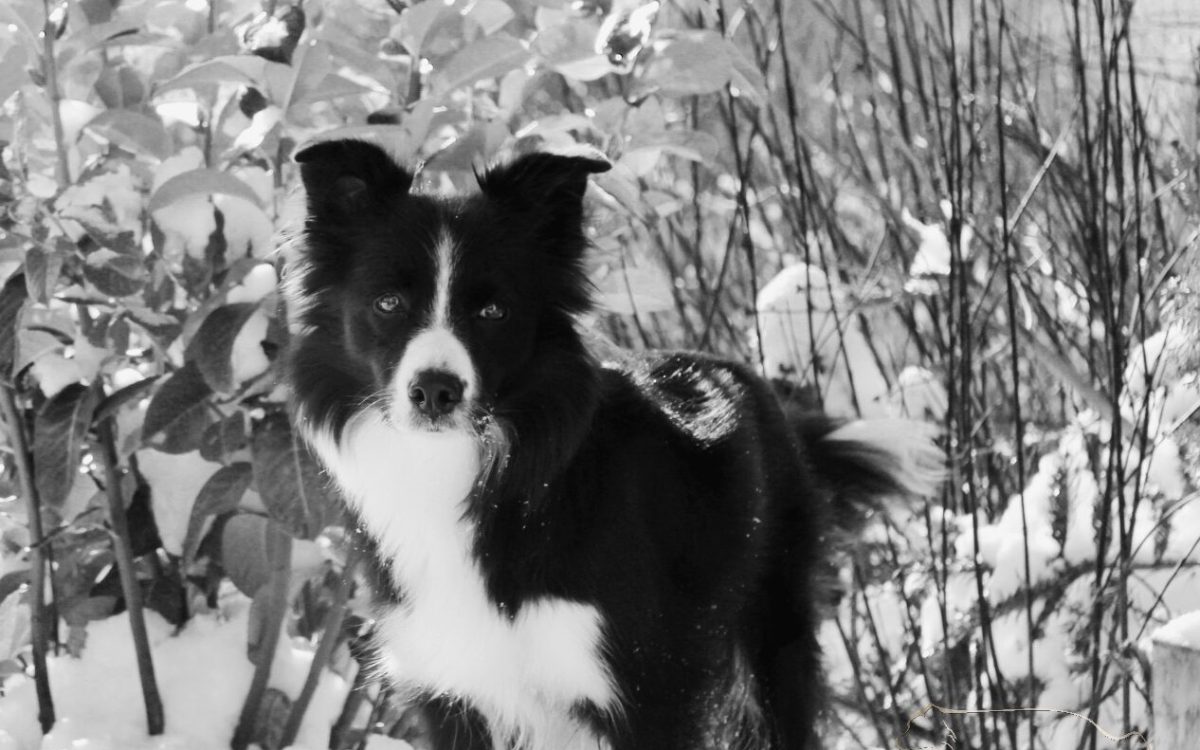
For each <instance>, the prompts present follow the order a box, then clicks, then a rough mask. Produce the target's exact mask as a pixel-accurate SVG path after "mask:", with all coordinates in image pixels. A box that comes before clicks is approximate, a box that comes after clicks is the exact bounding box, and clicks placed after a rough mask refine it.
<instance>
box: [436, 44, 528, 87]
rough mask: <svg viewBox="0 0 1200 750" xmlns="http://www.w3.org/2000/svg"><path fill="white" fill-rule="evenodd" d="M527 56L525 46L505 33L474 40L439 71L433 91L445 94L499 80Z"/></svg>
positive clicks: (520, 63) (520, 64)
mask: <svg viewBox="0 0 1200 750" xmlns="http://www.w3.org/2000/svg"><path fill="white" fill-rule="evenodd" d="M530 56H531V55H530V52H529V50H528V49H526V47H525V45H524V44H522V43H521V42H520V41H519V40H517V39H514V38H513V37H511V36H508V35H507V34H495V35H493V36H488V37H483V38H482V39H476V40H475V41H474V42H471V43H470V44H468V45H467V46H466V47H463V48H462V49H461V50H459V51H458V52H457V53H455V55H454V57H452V58H450V60H449V62H447V63H446V64H445V66H444V67H443V68H442V69H441V70H440V71H439V72H438V74H437V76H436V77H435V78H434V89H435V90H436V91H439V92H441V93H443V94H444V93H446V92H449V91H453V90H454V89H456V88H458V87H460V86H467V85H470V84H472V83H475V82H476V81H481V80H484V79H491V78H499V77H500V76H502V75H504V74H505V73H507V72H509V71H510V70H515V69H516V68H519V67H521V66H522V65H524V64H525V63H526V62H527V61H528V60H529V58H530Z"/></svg>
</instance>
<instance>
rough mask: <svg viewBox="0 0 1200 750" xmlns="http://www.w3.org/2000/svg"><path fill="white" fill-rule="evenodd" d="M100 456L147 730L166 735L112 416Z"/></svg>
mask: <svg viewBox="0 0 1200 750" xmlns="http://www.w3.org/2000/svg"><path fill="white" fill-rule="evenodd" d="M95 430H96V445H95V449H96V453H97V454H98V455H99V457H100V462H101V463H102V464H103V465H104V490H105V495H106V496H107V498H108V516H109V524H110V526H111V527H112V539H113V552H114V554H115V555H116V558H117V573H118V574H119V576H120V578H121V593H122V594H123V595H124V597H125V608H126V610H127V611H128V613H129V629H130V631H132V633H133V648H134V653H135V655H136V657H137V665H138V677H139V678H140V679H141V682H142V699H143V700H144V701H145V703H146V729H147V732H149V734H151V735H158V734H162V732H163V706H162V698H161V697H160V696H159V693H158V681H157V680H156V679H155V677H154V661H153V659H152V657H151V655H150V640H149V638H148V637H147V634H146V620H145V613H144V608H143V606H142V587H141V584H139V583H138V580H137V574H136V573H135V571H134V567H133V548H132V546H131V544H130V536H129V523H128V520H127V519H126V516H125V499H124V497H122V493H121V474H120V472H119V471H118V469H117V448H116V438H115V435H114V430H113V420H112V417H106V418H104V419H101V420H100V422H99V423H98V424H97V425H96V426H95Z"/></svg>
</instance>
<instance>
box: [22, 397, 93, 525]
mask: <svg viewBox="0 0 1200 750" xmlns="http://www.w3.org/2000/svg"><path fill="white" fill-rule="evenodd" d="M100 393H101V392H100V389H99V388H98V387H97V386H95V385H92V386H86V385H84V384H82V383H73V384H71V385H68V386H67V387H66V388H63V389H62V390H61V391H59V392H58V393H57V394H55V395H54V397H53V398H51V399H49V400H47V401H46V403H44V404H42V408H41V409H39V410H38V413H37V417H36V419H35V420H34V423H33V461H34V466H36V467H37V472H36V480H37V489H38V494H39V495H40V496H41V500H42V502H43V503H45V504H46V505H48V506H50V507H51V508H55V509H59V508H61V507H62V504H63V502H64V501H65V500H66V499H67V495H68V494H69V493H70V491H71V485H72V484H74V482H75V477H76V476H77V475H78V474H79V456H80V453H81V452H82V449H83V442H84V440H86V439H87V433H88V428H90V427H91V425H92V413H93V412H94V411H95V410H96V405H97V404H98V403H100Z"/></svg>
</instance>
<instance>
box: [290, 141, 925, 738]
mask: <svg viewBox="0 0 1200 750" xmlns="http://www.w3.org/2000/svg"><path fill="white" fill-rule="evenodd" d="M295 158H296V161H298V162H299V163H300V167H301V173H302V178H303V183H304V188H305V200H306V210H307V213H306V216H305V219H304V225H303V228H302V229H301V230H300V231H299V233H298V235H297V236H296V237H295V239H294V241H293V248H292V250H293V257H292V258H291V260H290V266H289V268H288V270H287V273H288V278H287V281H286V288H287V300H288V304H289V317H290V319H291V322H292V328H293V340H292V344H291V351H290V355H289V358H288V369H287V373H288V380H289V381H290V385H291V389H292V393H293V402H294V411H295V419H296V423H297V425H298V426H299V428H300V430H301V432H302V433H303V435H304V436H305V438H306V439H307V441H308V443H309V444H310V445H311V446H312V448H313V449H314V451H315V452H316V454H317V455H318V456H319V458H320V459H321V461H322V462H323V463H324V465H325V466H326V467H327V469H328V471H329V473H330V474H331V475H332V477H333V479H334V480H335V482H336V484H337V485H338V487H339V488H340V490H341V493H342V495H343V496H344V498H345V501H346V505H347V507H348V510H349V511H350V513H351V514H352V515H353V516H354V518H355V520H356V521H357V523H358V524H359V527H360V528H361V529H363V530H364V531H365V535H366V536H367V537H368V539H369V541H368V542H367V543H368V545H369V546H370V558H371V560H372V563H373V566H374V569H375V572H376V573H377V578H378V581H379V589H380V590H378V591H377V592H376V594H375V598H376V606H377V619H376V627H375V630H374V635H373V639H374V644H375V650H376V652H377V665H376V666H377V668H378V670H379V671H380V672H381V673H382V674H383V675H385V676H386V678H387V679H388V680H389V682H390V684H391V685H393V686H394V687H395V688H396V689H397V690H401V691H406V693H407V694H409V695H411V696H413V697H414V698H418V697H419V698H421V699H422V700H425V701H427V702H428V706H429V707H430V715H431V716H434V717H436V720H435V722H434V725H435V731H433V732H432V742H433V744H434V745H436V746H439V747H450V748H519V749H520V750H563V749H565V748H610V749H611V750H625V749H632V748H637V749H638V750H669V749H670V748H680V749H683V748H688V749H698V748H713V749H714V750H715V749H716V748H744V749H746V750H766V749H767V748H790V749H799V748H809V747H813V746H814V745H812V744H810V743H812V742H813V732H814V726H815V724H816V720H817V713H818V710H819V708H820V706H821V666H820V659H819V653H818V646H817V639H816V630H817V625H818V622H817V620H818V614H817V612H818V608H819V606H820V605H821V604H822V600H823V598H825V595H824V594H823V592H822V590H821V588H820V586H819V585H818V579H819V575H818V574H819V573H821V571H822V569H823V568H824V567H825V564H824V563H825V560H826V558H827V549H828V546H829V543H828V529H829V528H831V527H832V526H834V525H836V524H835V523H833V522H832V521H830V520H829V519H830V518H831V517H832V516H833V515H836V514H835V513H831V512H830V511H831V510H835V508H834V506H835V505H837V504H838V503H839V502H843V501H846V502H849V500H846V498H849V499H851V500H853V499H854V498H860V499H861V498H867V497H868V496H872V495H878V494H880V493H885V492H892V491H895V492H904V491H907V492H921V491H924V490H927V489H929V488H930V486H931V479H930V476H929V475H928V474H927V473H923V472H922V471H921V469H922V468H923V467H924V466H928V464H929V463H930V462H931V461H934V462H936V461H938V460H940V458H939V457H938V456H937V454H936V450H935V449H933V448H932V446H924V447H922V446H921V445H915V443H917V442H919V441H914V440H912V439H911V436H909V437H908V442H909V443H910V444H913V445H910V446H909V448H913V447H914V445H915V451H909V454H910V455H907V456H906V454H905V451H904V450H897V449H896V446H895V445H892V446H890V447H889V446H887V445H884V444H883V442H884V440H883V438H884V437H887V436H886V435H884V436H882V437H881V436H880V435H878V434H872V433H869V432H864V431H863V430H861V429H860V430H858V433H859V434H857V435H854V434H851V433H850V432H849V430H852V429H853V428H850V427H848V428H843V429H838V430H835V429H834V426H833V425H831V424H830V423H828V422H827V421H825V420H821V419H816V420H814V419H807V418H800V417H798V416H797V415H796V414H789V413H788V412H787V411H786V410H785V409H783V408H781V406H780V403H779V401H778V400H777V398H776V396H775V393H774V392H773V390H772V388H771V386H770V385H769V384H768V383H767V382H765V381H764V380H762V379H761V378H759V377H757V376H756V375H755V374H753V373H752V372H751V371H750V370H749V369H748V368H746V367H744V366H742V365H739V364H734V363H731V362H726V361H723V360H720V359H716V358H713V357H710V356H706V355H701V354H691V353H651V354H638V355H629V356H628V357H625V358H623V361H620V362H615V363H613V362H601V361H599V359H598V357H597V356H595V355H594V354H593V353H592V352H591V350H590V349H589V347H588V346H587V345H586V344H585V341H584V338H583V337H582V335H581V333H580V330H579V328H578V325H577V321H576V318H577V316H579V315H580V314H581V313H584V312H586V311H587V310H588V309H589V303H590V299H589V297H590V291H591V287H590V284H589V281H588V278H587V276H586V274H585V266H584V253H585V251H586V249H587V247H588V241H587V239H586V237H585V233H584V226H585V224H584V206H583V204H584V201H583V199H584V193H585V190H586V188H587V184H588V175H589V174H590V173H595V172H603V171H605V170H607V169H608V168H609V164H608V162H606V161H604V160H603V159H602V158H601V157H600V156H599V155H594V156H580V155H575V156H564V155H551V154H544V153H535V154H528V155H524V156H520V157H519V158H516V159H514V160H512V161H511V162H510V163H508V164H506V165H502V166H497V167H494V168H492V169H489V170H487V171H486V172H484V173H483V174H481V175H479V177H478V183H479V190H478V192H475V193H473V194H470V195H463V196H447V195H439V194H428V193H423V192H420V191H418V190H415V189H413V173H412V172H410V171H409V170H408V169H406V168H405V167H404V166H402V165H400V164H398V163H396V161H395V160H393V159H392V158H391V157H390V156H389V155H388V154H387V153H386V152H385V151H384V150H383V149H381V148H380V147H379V146H377V145H373V144H371V143H368V142H363V141H356V140H334V141H326V142H320V143H317V144H315V145H311V146H309V147H307V148H305V149H303V150H301V151H300V152H299V153H298V154H297V155H296V157H295ZM864 435H865V437H864ZM839 498H841V499H842V500H839Z"/></svg>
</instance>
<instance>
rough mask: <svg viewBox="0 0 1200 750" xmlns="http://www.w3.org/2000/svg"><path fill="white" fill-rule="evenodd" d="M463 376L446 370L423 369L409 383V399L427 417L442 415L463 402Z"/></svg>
mask: <svg viewBox="0 0 1200 750" xmlns="http://www.w3.org/2000/svg"><path fill="white" fill-rule="evenodd" d="M463 388H464V383H463V381H462V378H460V377H458V376H457V375H455V374H453V373H449V372H446V371H445V370H422V371H421V372H418V373H417V374H416V376H415V377H414V378H413V379H412V382H411V383H409V384H408V400H409V401H411V402H412V405H413V406H415V407H416V408H417V411H419V412H421V413H422V414H424V415H425V416H427V417H431V418H433V417H440V416H442V415H445V414H449V413H450V412H452V411H454V407H456V406H458V405H459V404H460V403H462V400H463Z"/></svg>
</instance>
